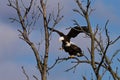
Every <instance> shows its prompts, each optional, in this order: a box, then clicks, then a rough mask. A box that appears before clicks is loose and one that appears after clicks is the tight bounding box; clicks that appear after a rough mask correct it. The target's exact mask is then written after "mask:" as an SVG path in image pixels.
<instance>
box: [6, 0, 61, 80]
mask: <svg viewBox="0 0 120 80" xmlns="http://www.w3.org/2000/svg"><path fill="white" fill-rule="evenodd" d="M8 2H9V3H8V6H9V7H12V8H13V9H14V10H15V11H16V13H17V16H16V17H15V18H10V20H11V21H12V22H18V23H19V24H20V25H21V28H20V29H18V31H19V32H20V36H19V38H20V39H22V40H23V41H25V42H26V43H27V44H28V45H29V46H30V47H31V49H32V51H33V53H34V55H35V58H36V62H37V68H38V70H39V72H40V74H41V80H47V72H48V57H49V56H48V54H49V36H50V34H49V32H48V26H49V22H50V21H51V22H53V25H52V27H55V26H56V25H57V24H58V23H59V22H60V20H61V19H62V18H63V16H60V11H61V9H60V6H59V4H58V9H57V10H58V11H57V13H56V14H57V16H56V17H55V15H54V14H52V12H51V13H50V14H49V13H47V10H46V3H47V0H46V1H45V0H30V2H29V5H28V6H26V4H25V2H24V0H8ZM37 2H39V4H38V3H37ZM35 3H37V4H35ZM51 14H52V15H53V16H54V17H52V18H51ZM40 16H42V17H40ZM39 18H41V21H40V22H39V23H40V24H42V25H41V26H39V27H42V26H43V29H44V36H45V39H44V41H45V44H44V45H45V53H41V52H39V50H38V47H37V46H36V45H35V43H34V42H33V41H32V40H31V39H30V36H29V35H30V33H31V32H32V30H33V26H34V25H35V23H36V21H39ZM41 22H43V23H41ZM42 54H43V55H42ZM40 56H44V57H43V58H41V57H40ZM22 69H23V68H22ZM23 71H24V69H23ZM24 74H26V73H25V71H24ZM33 77H34V76H33ZM35 78H36V77H35ZM27 79H29V78H28V76H27ZM36 79H37V78H36Z"/></svg>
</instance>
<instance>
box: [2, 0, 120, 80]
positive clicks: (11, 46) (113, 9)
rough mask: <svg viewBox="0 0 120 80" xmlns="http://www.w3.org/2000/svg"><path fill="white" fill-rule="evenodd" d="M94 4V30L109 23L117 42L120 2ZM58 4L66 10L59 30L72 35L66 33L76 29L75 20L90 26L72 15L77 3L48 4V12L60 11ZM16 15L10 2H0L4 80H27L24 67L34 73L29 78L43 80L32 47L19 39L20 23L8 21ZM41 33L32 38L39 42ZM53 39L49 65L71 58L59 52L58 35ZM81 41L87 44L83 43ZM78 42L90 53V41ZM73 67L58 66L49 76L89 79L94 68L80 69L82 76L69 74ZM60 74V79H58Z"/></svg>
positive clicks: (103, 0) (52, 79)
mask: <svg viewBox="0 0 120 80" xmlns="http://www.w3.org/2000/svg"><path fill="white" fill-rule="evenodd" d="M92 1H93V2H92V7H93V8H94V9H95V11H94V12H93V13H92V14H91V16H90V19H91V23H92V26H93V29H94V26H96V25H97V24H99V26H101V28H103V27H104V24H105V21H106V20H107V19H109V20H110V22H109V25H108V28H109V32H110V34H111V38H113V39H114V38H115V37H117V36H118V35H120V31H119V30H120V15H119V14H120V10H119V4H120V0H92ZM57 2H60V3H61V5H62V6H63V10H62V12H61V14H62V15H64V19H63V20H62V21H61V23H59V25H58V26H57V27H56V28H57V29H60V30H62V31H63V32H64V33H66V32H68V31H66V30H65V28H67V27H69V26H73V22H72V20H73V19H76V20H78V21H79V22H80V25H85V24H86V23H85V22H84V19H83V18H82V17H80V16H79V15H77V14H75V13H74V12H73V11H72V9H74V8H77V6H76V4H75V2H74V0H69V1H67V0H64V1H63V0H48V10H51V9H53V7H56V6H57V5H53V4H56V3H57ZM14 15H15V12H14V10H13V9H12V8H9V7H8V6H7V0H0V80H1V79H2V80H25V76H24V75H23V73H22V70H21V66H24V67H25V69H26V71H27V72H28V73H30V74H29V76H32V75H33V74H35V75H37V76H39V75H38V74H37V73H38V71H37V70H36V61H35V58H34V55H33V53H32V51H31V49H30V47H29V46H28V45H27V44H26V43H25V42H24V41H22V40H20V39H19V38H18V35H19V32H18V31H17V29H18V26H20V25H18V24H16V23H10V20H9V19H8V18H9V17H13V16H14ZM37 32H38V30H35V31H34V34H32V35H33V38H34V40H36V39H38V38H36V34H37ZM53 35H54V36H53V38H54V37H55V39H53V38H52V40H51V44H54V45H51V48H50V54H51V55H50V59H49V64H52V63H54V60H55V59H56V58H57V57H58V56H68V54H66V53H65V52H64V51H59V50H58V49H59V47H60V46H61V43H59V42H58V37H59V36H58V35H57V34H53ZM79 40H81V41H83V42H80V41H79ZM74 42H75V43H79V44H80V45H79V46H81V45H82V47H81V48H82V49H84V51H86V47H88V46H89V45H90V43H89V40H86V39H82V37H81V36H79V37H77V38H76V39H75V41H74ZM84 43H86V44H84ZM119 43H120V41H118V44H115V46H114V48H113V50H116V49H119V48H120V45H119ZM42 52H44V51H42ZM64 53H65V54H64ZM119 56H120V55H119ZM116 64H117V63H115V65H116ZM69 65H72V64H70V62H64V63H61V64H58V65H56V67H55V68H54V69H53V70H51V71H50V72H51V74H50V75H49V76H48V77H49V79H48V80H78V79H79V78H80V75H87V76H89V74H87V72H89V70H90V68H88V67H87V66H86V67H85V65H80V67H79V68H78V69H77V70H79V71H81V72H79V71H78V72H76V73H75V74H73V73H72V72H69V74H68V73H66V72H64V70H65V69H66V68H69V67H70V66H69ZM119 65H120V64H119ZM86 68H87V70H86ZM56 73H57V74H58V75H56ZM73 75H76V76H73ZM31 80H32V79H31ZM79 80H80V79H79Z"/></svg>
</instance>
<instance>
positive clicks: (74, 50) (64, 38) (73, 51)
mask: <svg viewBox="0 0 120 80" xmlns="http://www.w3.org/2000/svg"><path fill="white" fill-rule="evenodd" d="M48 29H49V30H51V31H53V32H56V33H58V34H59V35H60V38H59V41H61V42H62V48H63V49H64V50H65V52H68V53H69V55H70V57H73V56H78V57H80V56H83V53H82V50H81V48H79V47H78V46H77V45H75V44H73V43H72V42H70V39H71V38H75V37H76V36H77V35H78V34H79V33H84V32H85V33H89V30H88V27H87V26H82V27H79V26H75V27H73V28H71V30H70V31H69V33H68V34H67V35H65V34H63V33H62V32H60V31H58V30H55V29H53V28H50V27H48Z"/></svg>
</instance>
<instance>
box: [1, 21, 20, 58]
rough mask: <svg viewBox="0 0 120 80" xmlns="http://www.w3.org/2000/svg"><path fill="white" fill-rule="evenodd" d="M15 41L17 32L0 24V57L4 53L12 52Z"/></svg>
mask: <svg viewBox="0 0 120 80" xmlns="http://www.w3.org/2000/svg"><path fill="white" fill-rule="evenodd" d="M17 40H18V37H17V32H16V31H15V30H14V29H12V27H11V26H8V25H5V24H1V23H0V57H2V55H4V54H5V53H9V52H12V51H11V50H12V49H13V47H15V46H16V45H15V43H16V42H17Z"/></svg>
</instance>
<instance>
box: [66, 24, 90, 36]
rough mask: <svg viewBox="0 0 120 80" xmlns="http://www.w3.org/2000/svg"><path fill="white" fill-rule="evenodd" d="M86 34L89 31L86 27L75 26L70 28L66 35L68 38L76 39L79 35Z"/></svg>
mask: <svg viewBox="0 0 120 80" xmlns="http://www.w3.org/2000/svg"><path fill="white" fill-rule="evenodd" d="M83 32H85V33H88V32H89V30H88V27H87V26H81V27H80V26H75V27H73V28H71V30H70V31H69V33H68V34H67V36H68V37H69V38H74V37H76V36H77V35H78V34H79V33H83Z"/></svg>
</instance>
